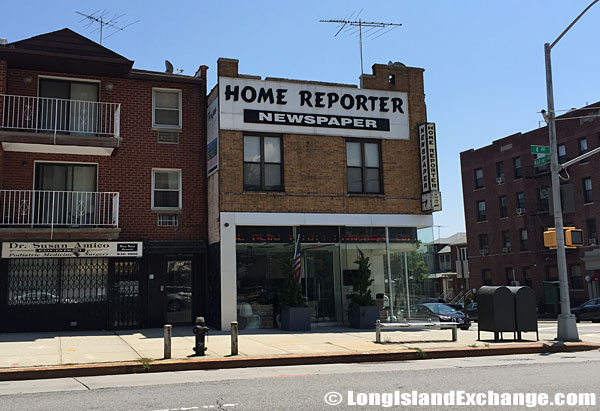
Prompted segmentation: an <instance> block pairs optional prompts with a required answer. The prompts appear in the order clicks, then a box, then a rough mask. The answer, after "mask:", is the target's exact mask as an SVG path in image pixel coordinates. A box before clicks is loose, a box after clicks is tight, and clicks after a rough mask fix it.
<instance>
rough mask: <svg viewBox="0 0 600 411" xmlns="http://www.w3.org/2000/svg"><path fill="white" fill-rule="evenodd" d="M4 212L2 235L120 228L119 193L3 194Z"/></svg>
mask: <svg viewBox="0 0 600 411" xmlns="http://www.w3.org/2000/svg"><path fill="white" fill-rule="evenodd" d="M0 210H1V211H2V213H1V214H0V229H2V231H11V232H12V231H17V232H19V231H21V232H24V229H28V230H29V231H31V230H32V229H33V230H37V231H50V232H51V233H54V231H55V230H61V229H63V231H69V232H81V231H82V230H91V231H97V229H118V227H119V193H116V192H87V191H42V190H0ZM73 230H74V231H73ZM116 231H118V230H116ZM111 238H112V237H111Z"/></svg>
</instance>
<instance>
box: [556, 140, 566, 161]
mask: <svg viewBox="0 0 600 411" xmlns="http://www.w3.org/2000/svg"><path fill="white" fill-rule="evenodd" d="M557 148H558V162H559V163H560V164H562V163H564V162H565V161H567V146H565V145H564V144H559V145H558V147H557Z"/></svg>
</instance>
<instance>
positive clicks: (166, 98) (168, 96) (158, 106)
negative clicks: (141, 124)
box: [152, 88, 181, 129]
mask: <svg viewBox="0 0 600 411" xmlns="http://www.w3.org/2000/svg"><path fill="white" fill-rule="evenodd" d="M152 127H156V128H172V129H180V128H181V90H167V89H156V88H155V89H152Z"/></svg>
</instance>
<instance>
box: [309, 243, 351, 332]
mask: <svg viewBox="0 0 600 411" xmlns="http://www.w3.org/2000/svg"><path fill="white" fill-rule="evenodd" d="M303 254H304V266H305V268H304V275H305V278H304V284H303V286H304V290H303V293H304V294H305V295H306V297H307V300H308V306H309V307H310V308H311V317H312V318H311V320H312V321H313V322H317V323H334V322H339V321H342V315H341V307H340V301H341V289H340V283H339V277H340V275H339V271H340V270H339V249H338V247H336V246H335V245H318V246H317V245H313V246H311V248H306V249H304V250H303ZM336 273H338V274H337V275H336Z"/></svg>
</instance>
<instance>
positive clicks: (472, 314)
mask: <svg viewBox="0 0 600 411" xmlns="http://www.w3.org/2000/svg"><path fill="white" fill-rule="evenodd" d="M464 312H465V315H466V316H467V318H468V319H469V320H470V321H477V303H469V304H467V307H466V308H465V311H464Z"/></svg>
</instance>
